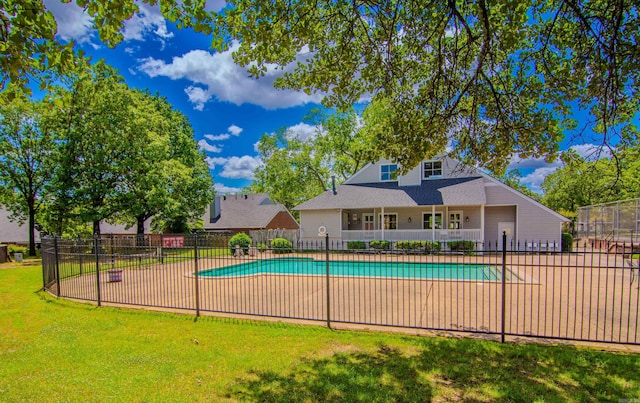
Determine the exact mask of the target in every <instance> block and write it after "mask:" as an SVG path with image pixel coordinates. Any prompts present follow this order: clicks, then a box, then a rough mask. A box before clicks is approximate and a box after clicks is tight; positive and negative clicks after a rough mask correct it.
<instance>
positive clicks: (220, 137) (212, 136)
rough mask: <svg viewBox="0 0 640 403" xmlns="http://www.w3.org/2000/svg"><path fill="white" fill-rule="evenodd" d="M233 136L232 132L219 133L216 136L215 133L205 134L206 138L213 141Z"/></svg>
mask: <svg viewBox="0 0 640 403" xmlns="http://www.w3.org/2000/svg"><path fill="white" fill-rule="evenodd" d="M230 137H231V135H230V134H226V133H225V134H218V135H217V136H214V135H213V134H205V135H204V138H205V139H208V140H211V141H223V140H228V139H229V138H230Z"/></svg>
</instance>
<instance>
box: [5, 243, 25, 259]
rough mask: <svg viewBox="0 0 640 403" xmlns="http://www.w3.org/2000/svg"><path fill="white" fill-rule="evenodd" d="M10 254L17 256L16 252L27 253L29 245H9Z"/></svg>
mask: <svg viewBox="0 0 640 403" xmlns="http://www.w3.org/2000/svg"><path fill="white" fill-rule="evenodd" d="M8 249H9V254H10V255H11V256H15V254H16V253H22V254H23V255H26V254H27V249H28V248H27V247H26V246H20V245H11V244H10V245H9V248H8Z"/></svg>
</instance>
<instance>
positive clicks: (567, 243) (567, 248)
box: [562, 232, 573, 252]
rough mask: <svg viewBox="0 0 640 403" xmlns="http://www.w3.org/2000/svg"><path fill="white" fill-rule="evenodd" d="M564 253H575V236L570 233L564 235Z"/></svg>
mask: <svg viewBox="0 0 640 403" xmlns="http://www.w3.org/2000/svg"><path fill="white" fill-rule="evenodd" d="M562 251H563V252H573V235H571V234H570V233H568V232H563V233H562Z"/></svg>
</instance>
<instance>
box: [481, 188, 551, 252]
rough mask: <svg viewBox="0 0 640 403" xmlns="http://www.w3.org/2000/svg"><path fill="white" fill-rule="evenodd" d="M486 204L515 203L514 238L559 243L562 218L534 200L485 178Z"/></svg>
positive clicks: (524, 240) (525, 240)
mask: <svg viewBox="0 0 640 403" xmlns="http://www.w3.org/2000/svg"><path fill="white" fill-rule="evenodd" d="M485 191H486V194H487V205H488V206H490V205H517V206H518V220H517V222H516V239H517V240H518V241H520V242H521V243H524V242H542V243H548V242H556V243H558V244H560V240H561V230H562V222H563V220H562V219H561V218H560V217H558V216H556V215H555V214H554V213H552V212H551V211H550V210H548V209H546V208H545V207H544V206H542V205H540V204H538V203H536V202H535V201H533V200H531V199H529V198H527V197H525V196H523V195H520V194H519V193H514V192H512V191H511V190H509V189H507V188H505V187H503V186H501V185H499V184H495V183H493V182H491V181H490V180H488V179H485Z"/></svg>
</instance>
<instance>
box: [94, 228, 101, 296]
mask: <svg viewBox="0 0 640 403" xmlns="http://www.w3.org/2000/svg"><path fill="white" fill-rule="evenodd" d="M93 252H94V254H95V258H96V291H97V298H98V306H102V299H101V296H100V240H99V239H98V237H97V236H95V235H94V236H93Z"/></svg>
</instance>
